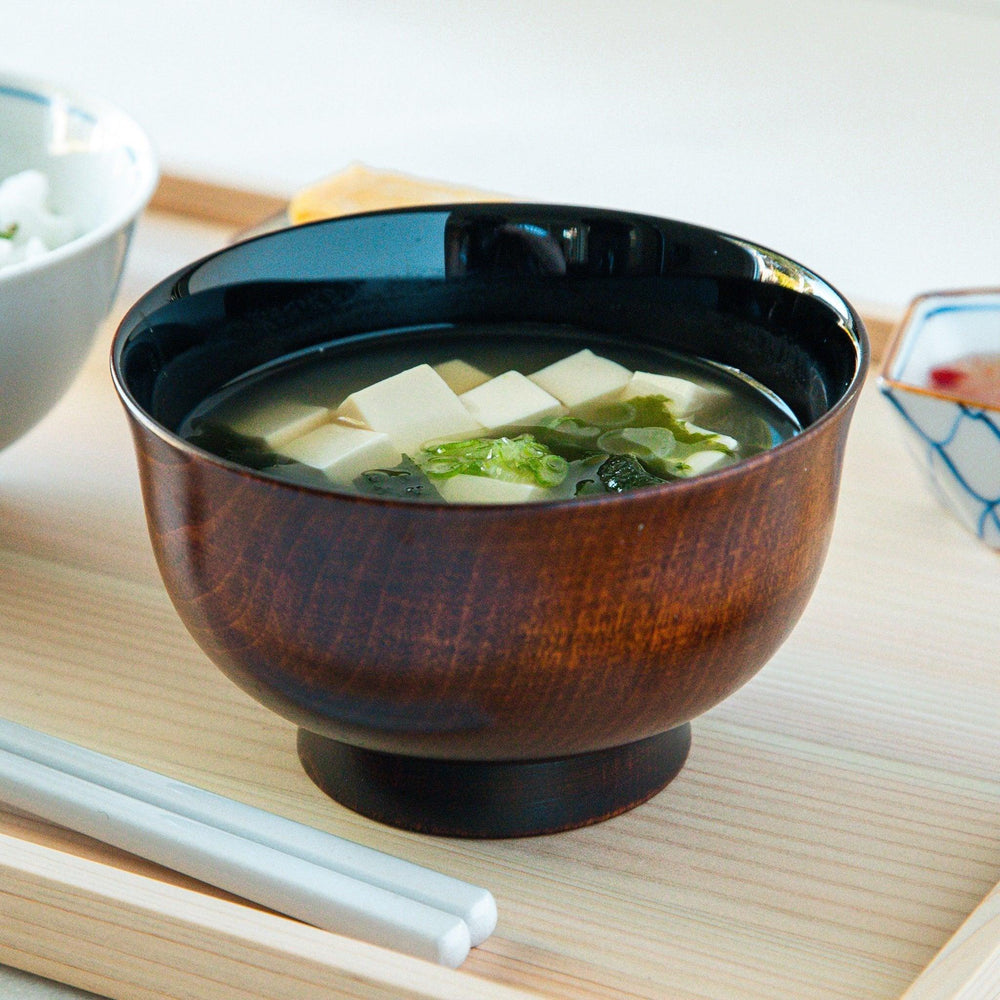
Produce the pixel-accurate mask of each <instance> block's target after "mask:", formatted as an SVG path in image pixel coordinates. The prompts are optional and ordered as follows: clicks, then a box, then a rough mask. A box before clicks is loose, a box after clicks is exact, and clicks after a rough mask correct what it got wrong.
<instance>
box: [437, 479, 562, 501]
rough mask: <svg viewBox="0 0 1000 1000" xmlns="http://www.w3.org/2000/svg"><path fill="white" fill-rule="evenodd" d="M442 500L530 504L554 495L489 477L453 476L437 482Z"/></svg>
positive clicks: (530, 484)
mask: <svg viewBox="0 0 1000 1000" xmlns="http://www.w3.org/2000/svg"><path fill="white" fill-rule="evenodd" d="M434 485H435V487H436V488H437V491H438V493H440V494H441V498H442V499H443V500H445V501H447V502H448V503H529V502H531V501H532V500H545V499H547V498H548V497H550V496H551V495H552V493H551V491H550V490H548V489H546V488H545V487H544V486H535V485H534V484H532V483H508V482H505V481H504V480H502V479H491V478H490V477H489V476H466V475H461V474H460V475H457V476H451V477H450V478H448V479H442V480H441V481H440V482H435V484H434Z"/></svg>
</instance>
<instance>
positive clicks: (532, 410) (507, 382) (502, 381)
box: [458, 372, 563, 431]
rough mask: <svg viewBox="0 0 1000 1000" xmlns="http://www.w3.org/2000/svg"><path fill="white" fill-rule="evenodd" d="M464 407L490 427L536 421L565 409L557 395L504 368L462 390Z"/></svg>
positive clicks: (486, 426)
mask: <svg viewBox="0 0 1000 1000" xmlns="http://www.w3.org/2000/svg"><path fill="white" fill-rule="evenodd" d="M458 398H459V399H461V401H462V402H463V403H464V404H465V408H466V409H467V410H468V411H469V413H471V414H472V416H473V417H474V418H475V419H476V420H477V421H478V422H479V423H480V424H482V425H483V427H485V428H486V429H487V430H491V431H492V430H496V429H497V428H500V427H512V426H515V425H517V424H531V423H537V422H538V421H539V420H541V419H542V418H543V417H551V416H554V415H555V414H557V413H562V412H563V405H562V403H560V402H559V400H558V399H556V398H555V396H550V395H549V394H548V393H547V392H546V391H545V390H544V389H543V388H541V387H540V386H538V385H535V383H534V382H532V381H531V379H529V378H526V377H525V376H524V375H522V374H521V373H520V372H504V373H503V375H497V377H496V378H491V379H490V380H489V381H488V382H484V383H483V384H482V385H478V386H476V387H475V388H474V389H470V390H469V391H468V392H463V393H462V394H461V395H460V396H459V397H458Z"/></svg>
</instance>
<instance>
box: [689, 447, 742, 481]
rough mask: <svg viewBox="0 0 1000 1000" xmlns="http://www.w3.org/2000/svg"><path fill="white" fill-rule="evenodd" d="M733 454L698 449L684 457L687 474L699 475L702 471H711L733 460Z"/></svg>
mask: <svg viewBox="0 0 1000 1000" xmlns="http://www.w3.org/2000/svg"><path fill="white" fill-rule="evenodd" d="M732 460H733V456H732V455H727V454H726V453H725V452H722V451H696V452H693V453H692V454H690V455H688V457H687V458H685V459H684V464H685V465H686V466H687V469H686V470H685V472H684V475H685V476H697V475H699V474H700V473H702V472H710V471H711V470H712V469H717V468H719V467H720V466H723V465H728V464H729V463H730V462H732Z"/></svg>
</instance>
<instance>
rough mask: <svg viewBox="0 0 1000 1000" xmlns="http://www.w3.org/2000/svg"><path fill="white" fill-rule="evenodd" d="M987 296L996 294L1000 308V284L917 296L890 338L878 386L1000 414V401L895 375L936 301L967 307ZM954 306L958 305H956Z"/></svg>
mask: <svg viewBox="0 0 1000 1000" xmlns="http://www.w3.org/2000/svg"><path fill="white" fill-rule="evenodd" d="M985 296H989V297H994V298H995V299H996V300H997V308H998V310H1000V285H983V286H973V287H970V288H949V289H942V290H940V291H932V292H923V293H921V294H920V295H917V296H916V297H915V298H913V299H912V300H911V301H910V303H909V304H908V305H907V307H906V310H905V312H904V313H903V318H902V319H901V320H900V321H899V323H898V324H897V326H896V328H895V330H894V331H893V334H892V336H891V338H890V340H889V346H888V348H887V350H886V352H885V356H884V357H883V359H882V365H881V368H880V370H879V374H878V385H879V388H880V389H881V390H882V392H883V393H885V392H888V391H889V390H893V389H894V390H896V391H898V392H908V393H912V394H913V395H915V396H923V397H926V398H928V399H938V400H940V401H941V402H943V403H952V404H954V405H956V406H962V407H965V408H966V409H968V410H979V411H989V412H991V413H998V414H1000V404H996V403H984V402H983V401H982V400H977V399H969V398H968V397H966V396H962V395H960V394H958V393H954V392H946V391H945V390H943V389H933V388H931V387H930V386H926V385H918V384H917V383H916V382H909V381H907V380H906V379H902V378H897V377H896V376H894V375H893V374H892V372H893V370H894V368H895V367H896V364H897V362H898V361H899V359H900V358H901V357H902V355H903V353H904V351H905V350H906V347H907V344H908V342H909V338H910V337H911V336H913V335H914V334H915V333H917V332H918V331H919V330H920V329H921V328H922V326H923V324H924V323H925V322H926V320H927V318H928V315H927V312H926V308H927V306H928V305H929V304H931V303H933V302H952V303H957V304H958V305H957V308H959V309H961V308H963V305H962V304H963V303H968V302H970V301H971V300H972V299H975V298H983V297H985ZM953 308H954V307H953Z"/></svg>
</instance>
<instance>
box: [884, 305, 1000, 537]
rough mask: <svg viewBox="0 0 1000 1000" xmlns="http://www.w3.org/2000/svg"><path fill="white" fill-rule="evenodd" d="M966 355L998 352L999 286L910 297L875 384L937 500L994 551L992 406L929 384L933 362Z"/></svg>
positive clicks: (997, 516)
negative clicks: (898, 417)
mask: <svg viewBox="0 0 1000 1000" xmlns="http://www.w3.org/2000/svg"><path fill="white" fill-rule="evenodd" d="M969 354H1000V289H996V290H988V291H979V290H975V291H956V292H941V293H937V294H932V295H924V296H921V297H920V298H917V299H915V300H914V302H913V303H912V304H911V306H910V308H909V310H908V312H907V314H906V316H905V318H904V319H903V322H902V324H901V325H900V327H899V329H898V330H897V331H896V334H895V337H894V338H893V342H892V345H891V346H890V348H889V352H888V354H887V356H886V359H885V362H884V364H883V367H882V373H881V375H880V377H879V388H880V389H881V391H882V393H883V394H884V395H885V397H886V398H887V399H888V400H889V402H890V403H891V404H892V405H893V407H894V408H895V410H896V412H897V413H898V414H899V416H900V420H901V423H902V426H903V428H904V434H905V437H906V441H907V444H908V445H909V446H910V450H911V452H912V453H913V454H914V456H915V457H916V459H917V461H918V462H919V463H920V464H921V465H922V466H923V468H924V469H925V470H926V473H927V477H928V480H929V482H930V484H931V487H932V489H933V490H934V492H935V493H936V494H937V496H938V498H939V499H940V501H941V502H942V503H943V504H944V506H945V507H946V508H947V509H948V510H950V511H951V512H952V513H953V514H954V515H955V516H956V517H957V518H958V520H959V521H960V522H961V523H962V524H963V525H965V527H966V528H968V529H969V531H971V532H972V533H973V534H974V535H976V536H977V537H978V538H980V539H981V540H982V541H983V542H985V543H986V544H987V545H989V546H991V547H992V548H996V549H1000V406H995V405H989V404H986V403H982V402H977V401H975V400H972V399H967V398H963V397H962V395H961V394H960V390H958V389H956V390H955V391H954V392H953V391H951V390H942V389H936V388H931V387H930V385H931V372H932V371H933V370H934V369H935V368H937V367H939V366H947V365H949V364H951V363H953V362H955V361H956V360H957V359H959V358H961V357H962V356H964V355H969Z"/></svg>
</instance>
